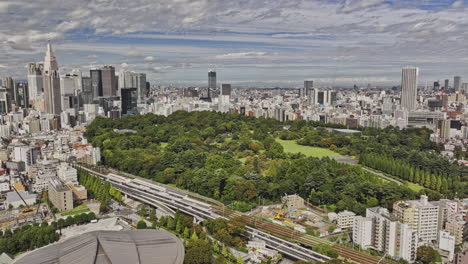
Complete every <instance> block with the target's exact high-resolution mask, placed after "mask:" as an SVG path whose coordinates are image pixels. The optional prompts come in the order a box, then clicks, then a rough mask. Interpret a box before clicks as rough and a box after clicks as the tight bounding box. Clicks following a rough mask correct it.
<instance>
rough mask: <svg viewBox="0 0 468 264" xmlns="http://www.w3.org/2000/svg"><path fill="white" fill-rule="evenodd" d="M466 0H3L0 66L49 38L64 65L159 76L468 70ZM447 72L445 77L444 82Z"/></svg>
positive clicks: (181, 80)
mask: <svg viewBox="0 0 468 264" xmlns="http://www.w3.org/2000/svg"><path fill="white" fill-rule="evenodd" d="M466 2H467V3H465V2H464V1H463V0H397V1H386V0H157V1H156V0H131V1H129V0H33V1H32V0H9V1H1V0H0V43H1V44H2V45H1V51H0V76H6V75H11V76H14V77H16V78H21V79H25V78H26V68H25V65H26V63H27V62H31V61H40V60H42V59H43V57H44V51H45V45H46V42H47V39H48V38H50V39H52V40H53V43H54V49H55V50H56V55H57V59H58V62H59V65H60V66H61V73H62V74H63V73H67V72H69V71H71V70H72V69H81V70H83V71H87V69H89V68H91V67H96V66H101V65H104V64H110V65H114V66H115V67H116V68H117V70H120V69H128V70H134V71H142V72H146V73H147V75H148V79H149V80H150V81H151V82H152V83H155V84H156V83H157V84H173V85H206V82H207V80H206V79H207V72H208V70H209V69H210V68H215V69H216V70H217V72H218V79H219V80H220V82H230V83H233V84H235V85H259V86H267V85H283V86H300V85H302V83H303V80H304V79H313V80H315V81H316V83H318V84H320V85H352V84H355V83H356V84H359V85H365V84H367V83H372V84H375V85H393V84H398V83H399V78H400V68H401V67H403V66H407V65H413V66H418V67H420V69H421V76H420V78H421V84H424V82H426V81H430V82H432V81H434V80H438V79H440V80H443V79H445V78H450V79H451V80H452V78H453V75H461V76H466V77H465V79H468V30H467V29H468V1H466ZM451 82H452V81H451Z"/></svg>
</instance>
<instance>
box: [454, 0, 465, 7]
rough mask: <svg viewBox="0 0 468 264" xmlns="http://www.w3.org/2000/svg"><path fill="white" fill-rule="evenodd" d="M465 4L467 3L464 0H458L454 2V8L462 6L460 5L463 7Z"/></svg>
mask: <svg viewBox="0 0 468 264" xmlns="http://www.w3.org/2000/svg"><path fill="white" fill-rule="evenodd" d="M464 5H465V1H464V0H457V1H455V2H453V4H452V7H453V8H460V7H463V6H464Z"/></svg>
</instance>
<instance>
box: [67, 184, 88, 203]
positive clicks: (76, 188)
mask: <svg viewBox="0 0 468 264" xmlns="http://www.w3.org/2000/svg"><path fill="white" fill-rule="evenodd" d="M68 187H70V188H71V190H72V194H73V200H75V201H84V200H86V199H88V192H87V190H86V188H85V187H84V186H81V185H73V184H68Z"/></svg>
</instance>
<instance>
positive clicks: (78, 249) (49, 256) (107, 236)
mask: <svg viewBox="0 0 468 264" xmlns="http://www.w3.org/2000/svg"><path fill="white" fill-rule="evenodd" d="M184 254H185V253H184V246H183V244H182V242H181V240H180V239H179V238H177V237H176V236H174V235H172V234H171V233H169V232H166V231H164V230H136V231H96V232H90V233H85V234H83V235H80V236H78V237H74V238H70V239H68V240H65V241H64V242H62V243H56V244H53V245H49V246H47V247H44V248H40V249H38V250H35V251H33V252H31V253H29V254H26V255H24V256H23V257H21V258H20V259H18V260H17V261H16V262H15V264H32V263H34V264H45V263H74V264H94V263H99V264H108V263H109V264H110V263H114V264H119V263H122V264H124V263H135V264H137V263H142V264H143V263H174V264H182V263H183V261H184Z"/></svg>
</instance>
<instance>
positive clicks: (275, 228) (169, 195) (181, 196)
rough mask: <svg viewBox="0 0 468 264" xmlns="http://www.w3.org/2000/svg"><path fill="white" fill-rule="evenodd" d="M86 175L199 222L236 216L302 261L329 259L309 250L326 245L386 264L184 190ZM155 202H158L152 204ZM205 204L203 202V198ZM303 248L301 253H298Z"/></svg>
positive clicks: (372, 262)
mask: <svg viewBox="0 0 468 264" xmlns="http://www.w3.org/2000/svg"><path fill="white" fill-rule="evenodd" d="M80 167H81V168H82V169H85V170H86V171H88V172H91V173H93V174H95V175H97V176H98V177H100V178H102V179H104V180H106V181H109V182H110V183H111V184H112V185H114V186H115V187H116V188H118V189H120V190H121V191H123V192H124V193H127V194H129V195H132V196H134V197H135V198H137V199H138V200H140V201H142V202H144V203H148V204H152V205H159V204H161V203H163V204H164V205H165V206H167V207H169V208H172V209H179V210H180V211H181V212H183V213H186V214H189V215H192V216H195V217H196V218H198V219H213V218H218V217H224V218H227V219H230V218H235V217H239V218H240V219H241V220H242V221H243V222H244V223H245V224H246V225H247V231H248V233H249V234H250V235H251V236H253V237H260V238H263V239H265V238H267V239H268V241H267V242H268V243H269V244H270V245H271V246H273V247H275V248H276V249H277V250H279V251H281V252H285V253H288V252H289V253H292V254H295V255H296V256H299V257H300V258H302V259H312V260H315V261H323V260H326V259H329V258H328V257H326V256H323V255H321V254H319V253H317V252H314V251H312V250H311V249H312V248H313V247H315V246H317V245H319V244H326V245H329V246H331V247H332V248H334V249H335V250H336V251H337V252H338V254H339V255H340V257H342V258H346V259H349V260H352V261H354V262H357V263H362V264H388V262H386V261H384V260H379V258H377V257H374V256H371V255H368V254H365V253H363V252H359V251H356V250H353V249H351V248H347V247H343V246H340V245H335V244H333V243H332V242H330V241H328V240H325V239H321V238H318V237H314V236H311V235H307V234H304V233H301V232H299V231H296V230H293V229H290V228H287V227H284V226H280V225H277V224H273V223H271V222H267V221H265V220H262V219H258V218H255V217H251V216H247V215H245V214H242V213H240V212H237V211H234V210H231V209H228V208H226V207H225V206H218V205H212V204H207V203H205V202H202V201H199V200H195V199H193V198H194V197H193V196H195V195H190V197H189V195H188V194H189V193H188V192H187V191H183V190H180V191H179V190H178V189H177V188H174V187H171V188H166V186H164V185H163V184H160V183H158V184H154V183H152V182H148V181H142V180H141V179H135V178H134V177H132V178H133V179H129V178H126V177H123V176H120V175H115V174H103V173H100V172H99V171H97V170H93V169H89V168H86V167H83V166H80ZM152 201H157V203H155V202H152ZM205 201H206V199H205ZM301 247H302V250H301Z"/></svg>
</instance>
